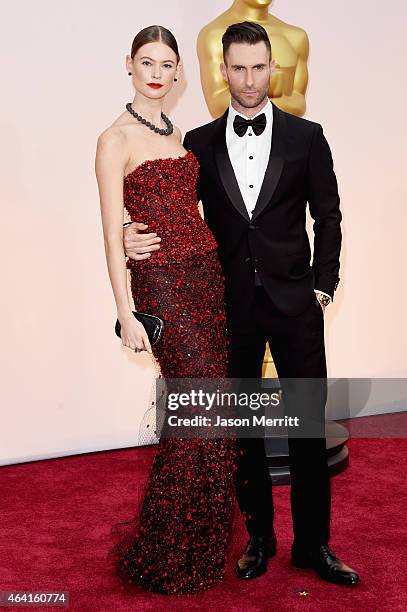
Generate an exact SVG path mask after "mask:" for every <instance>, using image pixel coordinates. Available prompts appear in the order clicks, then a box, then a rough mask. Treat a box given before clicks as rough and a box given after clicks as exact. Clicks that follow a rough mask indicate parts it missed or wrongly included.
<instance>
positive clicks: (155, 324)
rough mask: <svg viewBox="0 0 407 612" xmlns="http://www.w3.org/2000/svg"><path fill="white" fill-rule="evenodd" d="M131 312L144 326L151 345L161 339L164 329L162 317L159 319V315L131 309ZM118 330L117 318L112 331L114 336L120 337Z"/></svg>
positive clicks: (118, 322) (119, 326)
mask: <svg viewBox="0 0 407 612" xmlns="http://www.w3.org/2000/svg"><path fill="white" fill-rule="evenodd" d="M132 313H133V314H134V316H135V318H136V319H137V321H140V323H141V324H142V325H143V326H144V328H145V330H146V332H147V336H148V339H149V341H150V344H151V346H153V345H154V344H157V342H159V340H160V339H161V337H162V335H163V331H164V321H163V319H160V317H156V316H155V315H150V314H147V313H145V312H136V311H134V310H132ZM120 330H121V325H120V321H119V319H117V321H116V325H115V328H114V331H115V332H116V336H119V338H121V334H120Z"/></svg>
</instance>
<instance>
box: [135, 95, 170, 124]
mask: <svg viewBox="0 0 407 612" xmlns="http://www.w3.org/2000/svg"><path fill="white" fill-rule="evenodd" d="M131 105H132V107H133V110H134V111H136V113H138V114H139V115H141V116H142V117H143V119H147V121H149V122H150V123H153V124H154V125H155V126H157V127H160V126H162V125H163V124H164V122H163V120H162V119H161V113H162V110H163V100H162V99H161V100H152V99H151V98H146V97H145V96H143V95H142V94H139V93H137V94H136V95H135V96H134V99H133V102H132V103H131ZM164 127H165V126H164Z"/></svg>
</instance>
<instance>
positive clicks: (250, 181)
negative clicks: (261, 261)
mask: <svg viewBox="0 0 407 612" xmlns="http://www.w3.org/2000/svg"><path fill="white" fill-rule="evenodd" d="M262 113H264V114H265V115H266V119H267V125H266V127H265V129H264V131H263V132H262V133H261V134H259V135H258V136H256V134H255V133H254V132H253V129H252V127H251V126H249V127H248V128H247V131H246V133H245V134H244V136H238V135H237V134H236V132H235V130H234V129H233V121H234V120H235V117H236V115H240V116H241V117H244V118H245V119H254V118H255V117H257V116H258V115H261V114H262ZM272 132H273V106H272V104H271V102H270V100H267V104H266V105H265V106H264V107H263V108H262V109H261V110H260V111H259V112H258V113H256V115H254V116H253V117H247V116H246V115H244V114H243V113H238V112H237V111H236V110H235V109H234V108H233V106H232V104H229V112H228V118H227V122H226V146H227V149H228V153H229V158H230V161H231V164H232V167H233V171H234V173H235V176H236V180H237V183H238V185H239V189H240V192H241V194H242V197H243V201H244V203H245V205H246V208H247V213H248V215H249V218H250V219H251V218H252V214H253V211H254V207H255V205H256V202H257V198H258V197H259V193H260V189H261V186H262V184H263V179H264V175H265V173H266V168H267V165H268V161H269V157H270V149H271V138H272ZM271 171H273V169H271ZM314 291H315V292H318V293H324V292H323V291H319V290H318V289H314ZM324 295H328V294H327V293H324ZM328 297H330V298H331V299H332V297H331V296H330V295H328Z"/></svg>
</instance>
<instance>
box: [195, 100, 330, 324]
mask: <svg viewBox="0 0 407 612" xmlns="http://www.w3.org/2000/svg"><path fill="white" fill-rule="evenodd" d="M227 115H228V110H227V111H226V112H225V113H224V114H223V115H222V116H221V117H219V118H218V119H216V120H215V121H212V122H210V123H208V124H206V125H203V126H201V127H198V128H196V129H194V130H191V131H189V132H187V133H186V135H185V138H184V147H185V148H186V149H188V150H192V152H193V153H194V155H195V156H196V157H197V159H198V161H199V165H200V169H199V177H198V181H197V196H198V199H201V200H202V205H203V210H204V217H205V221H206V223H207V225H208V226H209V228H210V230H211V231H212V233H213V235H214V237H215V239H216V241H217V243H218V254H219V259H220V262H221V265H222V268H223V271H224V275H225V289H226V306H227V310H228V314H229V316H230V317H231V319H232V321H245V320H246V321H247V319H248V316H249V312H250V307H251V303H252V299H253V292H254V269H255V268H256V270H257V271H258V275H259V277H260V279H261V282H262V283H263V286H264V288H265V290H266V292H267V293H268V295H269V297H270V299H271V300H272V302H274V304H275V306H277V308H278V309H279V310H280V311H281V312H282V313H284V314H286V315H288V316H296V315H299V314H301V312H303V311H304V310H305V309H306V308H307V307H308V306H309V305H310V303H311V301H312V300H314V299H315V293H314V289H319V290H321V291H324V292H325V293H328V294H329V295H331V296H332V298H333V297H334V292H335V290H336V288H337V286H338V282H339V276H338V273H339V255H340V249H341V241H342V234H341V228H340V223H341V219H342V215H341V212H340V208H339V203H340V198H339V194H338V185H337V181H336V176H335V173H334V170H333V160H332V155H331V151H330V148H329V145H328V143H327V141H326V138H325V136H324V134H323V129H322V127H321V125H320V124H318V123H315V122H313V121H309V120H307V119H304V118H301V117H297V116H295V115H291V114H290V113H286V112H284V111H282V110H280V109H279V108H278V107H277V106H276V105H275V104H273V129H272V134H271V139H272V142H271V149H270V157H269V161H268V165H267V169H266V172H265V175H264V180H263V183H262V186H261V189H260V193H259V196H258V199H257V202H256V205H255V208H254V211H253V214H252V218H251V219H250V217H249V214H248V212H247V209H246V206H245V203H244V201H243V198H242V194H241V192H240V189H239V186H238V183H237V180H236V176H235V174H234V171H233V167H232V164H231V161H230V158H229V155H228V150H227V146H226V121H227ZM307 203H308V204H309V210H310V214H311V217H312V218H313V220H314V224H313V230H314V251H313V260H312V262H311V261H310V260H311V250H310V244H309V239H308V234H307V232H306V207H307Z"/></svg>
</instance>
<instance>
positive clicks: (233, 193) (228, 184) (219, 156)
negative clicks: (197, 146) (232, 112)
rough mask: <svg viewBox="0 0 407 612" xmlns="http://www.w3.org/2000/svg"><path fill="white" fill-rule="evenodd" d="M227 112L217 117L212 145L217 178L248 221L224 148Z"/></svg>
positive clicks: (227, 154) (225, 148)
mask: <svg viewBox="0 0 407 612" xmlns="http://www.w3.org/2000/svg"><path fill="white" fill-rule="evenodd" d="M228 112H229V110H227V111H226V112H225V113H224V114H223V115H222V116H221V117H219V120H218V125H217V126H216V132H215V137H214V139H213V143H212V146H213V151H214V155H215V161H216V165H217V167H218V174H219V178H220V180H221V181H222V183H223V186H224V188H225V191H226V193H227V194H228V196H229V199H230V201H231V202H232V204H233V206H234V207H235V208H236V210H237V211H238V212H239V213H240V214H241V215H242V216H243V217H244V218H245V219H246V221H250V217H249V214H248V212H247V208H246V205H245V203H244V200H243V197H242V194H241V192H240V189H239V185H238V182H237V180H236V176H235V173H234V170H233V166H232V163H231V161H230V157H229V153H228V150H227V146H226V121H227V116H228Z"/></svg>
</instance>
